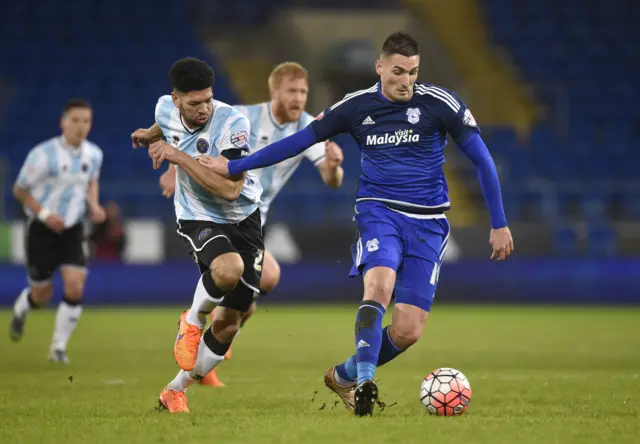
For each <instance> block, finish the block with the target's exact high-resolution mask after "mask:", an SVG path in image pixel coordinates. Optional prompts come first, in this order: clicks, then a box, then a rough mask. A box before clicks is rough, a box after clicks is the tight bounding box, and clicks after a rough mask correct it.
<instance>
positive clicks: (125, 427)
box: [0, 305, 640, 444]
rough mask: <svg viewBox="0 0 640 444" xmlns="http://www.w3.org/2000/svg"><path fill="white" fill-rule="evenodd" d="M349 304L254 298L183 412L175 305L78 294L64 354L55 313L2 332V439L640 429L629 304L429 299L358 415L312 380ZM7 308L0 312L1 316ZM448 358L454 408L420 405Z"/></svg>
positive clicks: (518, 435)
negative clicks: (426, 382)
mask: <svg viewBox="0 0 640 444" xmlns="http://www.w3.org/2000/svg"><path fill="white" fill-rule="evenodd" d="M355 309H356V307H318V306H300V307H281V306H266V305H265V306H263V307H260V308H259V310H258V313H257V315H256V317H255V318H254V319H253V320H252V321H251V322H250V323H249V324H248V325H247V327H246V328H245V330H244V331H243V332H242V334H241V335H240V336H239V337H238V338H237V341H236V343H235V345H234V349H233V359H232V360H231V361H227V362H225V363H224V364H223V365H222V366H221V367H220V368H219V375H220V378H221V379H222V380H223V381H224V382H225V383H226V384H227V387H225V388H222V389H212V388H208V387H199V386H194V387H193V388H191V389H189V392H188V395H189V406H190V408H191V411H192V413H191V414H190V415H174V416H172V415H170V414H169V413H167V412H159V411H157V410H156V406H157V397H158V394H159V392H160V390H161V389H162V388H163V386H164V385H165V384H166V383H167V382H168V381H169V380H170V379H171V378H172V377H173V376H174V375H175V373H176V372H177V370H178V368H177V365H176V364H175V362H174V361H173V355H172V345H173V341H174V339H175V334H176V326H177V319H178V316H179V314H180V312H181V309H180V308H167V309H149V310H145V309H100V308H94V307H87V309H86V310H85V313H84V314H83V317H82V319H81V321H80V324H79V326H78V329H77V331H76V334H75V336H74V337H73V338H72V340H71V344H70V347H69V357H70V359H71V362H72V363H71V365H70V366H55V365H51V364H49V363H47V362H46V360H45V358H46V355H47V351H48V346H49V341H50V338H51V334H52V328H53V321H54V316H55V312H54V311H53V310H50V311H41V312H35V313H32V314H30V317H29V319H28V321H27V327H26V333H25V337H24V338H23V341H22V342H21V343H19V344H13V343H10V342H9V340H8V337H7V336H5V335H3V337H2V338H0V352H1V355H0V356H1V358H0V443H12V444H18V443H54V444H57V443H86V442H90V443H122V444H124V443H174V442H175V443H181V444H186V443H224V444H228V443H240V442H242V443H285V442H286V443H296V444H304V443H316V442H317V443H325V442H335V443H342V442H344V443H394V442H398V443H403V444H404V443H414V442H415V443H424V442H443V441H446V442H465V443H514V442H517V443H518V444H524V443H544V444H549V443H603V442H615V443H632V442H635V443H637V442H640V376H639V375H640V310H639V309H635V308H634V309H632V308H619V309H615V308H601V307H598V308H566V307H545V308H542V307H537V308H531V307H518V308H507V307H465V306H442V305H440V306H438V305H436V307H435V311H434V313H433V316H432V319H430V320H429V323H428V325H427V328H426V331H425V335H424V337H423V339H422V340H421V342H420V343H418V344H417V345H416V346H415V347H414V348H412V349H411V350H409V351H408V352H407V353H405V354H404V355H402V356H400V357H399V358H398V359H397V360H396V361H394V362H392V363H390V364H389V365H387V366H385V367H383V368H381V369H379V370H378V373H377V377H378V378H379V387H380V391H381V398H382V400H383V401H384V402H386V404H387V405H388V407H387V408H386V409H385V410H384V411H382V412H377V414H376V416H374V417H373V418H356V417H353V416H352V415H350V414H348V413H347V412H346V411H345V410H344V409H343V408H342V406H341V404H339V405H337V404H336V402H335V401H336V399H337V398H335V397H333V396H332V394H331V393H330V392H328V391H327V390H326V389H325V388H324V386H323V383H322V376H323V373H324V371H325V369H326V368H327V367H329V366H331V365H333V364H335V363H338V362H340V361H342V360H344V359H345V358H346V357H347V356H348V355H349V354H350V353H352V352H353V349H354V346H353V320H354V315H355ZM8 321H9V312H8V311H3V312H0V323H2V324H5V325H7V324H8ZM437 367H455V368H458V369H459V370H461V371H463V372H464V373H465V374H466V375H467V377H468V378H469V380H470V382H471V386H472V389H473V398H472V401H471V405H470V407H469V411H468V413H467V414H466V415H465V416H462V417H455V418H438V417H432V416H429V415H428V413H427V412H426V410H425V409H424V408H423V407H422V405H421V404H420V403H419V401H418V392H419V385H420V381H421V379H422V377H423V376H424V375H426V374H427V373H428V372H429V371H430V370H432V369H434V368H437Z"/></svg>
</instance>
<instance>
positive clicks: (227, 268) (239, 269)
mask: <svg viewBox="0 0 640 444" xmlns="http://www.w3.org/2000/svg"><path fill="white" fill-rule="evenodd" d="M242 273H244V264H243V263H242V258H241V257H240V255H239V254H238V253H227V254H223V255H222V256H219V257H217V258H216V259H215V260H214V261H213V262H212V263H211V277H212V278H213V281H214V282H215V284H216V285H217V286H218V287H219V288H220V289H223V290H227V291H231V290H233V289H234V288H235V286H236V285H238V282H239V281H240V277H241V276H242Z"/></svg>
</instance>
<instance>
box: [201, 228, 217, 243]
mask: <svg viewBox="0 0 640 444" xmlns="http://www.w3.org/2000/svg"><path fill="white" fill-rule="evenodd" d="M212 233H213V231H212V230H211V228H204V229H203V230H202V231H200V234H198V240H199V241H203V240H205V239H206V238H208V237H209V236H211V234H212Z"/></svg>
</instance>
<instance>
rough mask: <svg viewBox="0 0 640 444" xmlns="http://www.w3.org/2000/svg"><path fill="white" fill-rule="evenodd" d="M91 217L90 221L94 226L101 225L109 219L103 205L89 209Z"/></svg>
mask: <svg viewBox="0 0 640 444" xmlns="http://www.w3.org/2000/svg"><path fill="white" fill-rule="evenodd" d="M89 212H90V216H89V220H90V221H91V223H92V224H101V223H102V222H104V221H105V220H106V219H107V212H106V211H105V210H104V208H103V207H102V205H100V204H95V205H92V206H91V207H90V208H89Z"/></svg>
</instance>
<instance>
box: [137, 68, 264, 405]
mask: <svg viewBox="0 0 640 444" xmlns="http://www.w3.org/2000/svg"><path fill="white" fill-rule="evenodd" d="M170 77H171V85H172V89H173V91H172V93H171V95H170V96H162V97H160V99H159V100H158V104H157V106H156V111H155V119H156V125H157V126H159V127H160V129H161V132H162V135H163V136H164V138H166V140H168V141H169V142H170V143H168V142H166V141H164V140H159V141H156V142H153V143H152V144H151V145H150V146H149V156H150V157H151V158H152V159H153V165H154V168H156V169H157V168H160V166H161V164H162V162H163V161H165V160H166V161H168V162H170V163H172V164H174V165H176V190H175V197H174V204H175V208H176V219H177V223H178V234H179V235H180V236H181V237H182V238H183V239H184V240H185V242H186V243H187V244H188V245H189V247H190V248H191V250H192V254H193V257H194V259H195V261H196V263H197V264H198V267H199V269H200V273H201V276H200V279H199V281H198V284H197V285H196V290H195V293H194V296H193V303H192V305H191V308H190V309H189V310H187V311H185V312H184V313H183V314H182V316H181V317H180V326H179V330H178V336H177V338H176V341H175V346H174V356H175V358H176V361H177V363H178V365H179V366H180V368H181V369H182V370H180V372H178V374H177V375H176V377H175V378H174V379H173V380H172V381H171V382H170V383H169V384H167V386H166V387H165V389H164V390H163V391H162V392H161V394H160V405H161V406H162V407H164V408H166V409H167V410H169V411H170V412H172V413H175V412H188V411H189V408H188V406H187V398H186V394H185V392H186V390H187V387H189V386H190V385H191V384H193V383H194V382H197V381H200V380H202V379H203V378H204V377H205V376H206V375H207V374H209V372H211V370H213V369H214V368H215V367H216V366H217V365H218V364H219V363H220V362H221V361H222V360H224V356H225V354H226V353H227V351H228V350H229V347H230V346H231V342H232V341H233V338H234V337H235V335H236V333H237V332H238V330H239V328H240V324H241V322H242V318H243V316H244V314H245V313H246V312H247V311H248V310H249V307H251V305H252V303H253V300H254V298H255V297H256V295H257V294H258V293H259V292H260V290H259V286H260V275H261V271H262V260H263V251H264V245H263V239H262V229H261V223H260V210H259V209H258V204H259V202H260V195H261V193H262V187H261V186H260V183H259V181H258V179H257V177H256V176H255V175H254V174H253V173H243V174H240V175H238V176H236V177H233V178H230V179H225V178H223V177H222V176H220V175H218V174H215V173H212V172H211V171H210V170H209V169H207V168H205V167H204V166H202V165H201V164H200V163H199V162H198V161H197V160H196V158H197V157H198V156H201V155H206V154H209V155H212V156H225V157H228V158H240V157H242V156H244V155H247V154H248V152H249V122H248V120H247V118H246V117H245V116H244V115H243V114H242V113H241V112H240V111H238V110H236V109H235V108H233V107H231V106H230V105H227V104H226V103H223V102H220V101H217V100H214V99H213V92H212V85H213V80H214V79H213V77H214V74H213V70H212V69H211V67H209V66H208V65H207V64H206V63H205V62H203V61H201V60H198V59H195V58H185V59H181V60H178V61H177V62H176V63H175V64H174V65H173V66H172V67H171V70H170ZM149 132H150V131H149V130H140V131H136V133H134V134H133V135H132V139H133V140H134V142H135V144H141V145H143V146H144V145H146V144H147V142H148V140H146V139H144V137H143V136H145V135H148V134H149ZM136 134H137V135H136ZM216 306H217V309H216V311H215V316H214V319H213V322H212V323H211V327H210V328H208V329H206V331H204V334H203V330H204V327H205V325H206V321H207V316H208V315H209V314H210V313H211V312H212V311H213V309H214V307H216Z"/></svg>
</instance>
